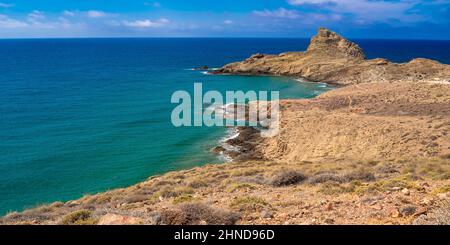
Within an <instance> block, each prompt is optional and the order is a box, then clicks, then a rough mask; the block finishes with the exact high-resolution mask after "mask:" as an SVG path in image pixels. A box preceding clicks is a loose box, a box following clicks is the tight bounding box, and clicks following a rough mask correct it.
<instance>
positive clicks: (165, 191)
mask: <svg viewBox="0 0 450 245" xmlns="http://www.w3.org/2000/svg"><path fill="white" fill-rule="evenodd" d="M192 193H194V191H193V189H192V188H191V187H186V186H181V187H176V188H173V187H168V186H167V187H164V188H162V189H161V190H160V191H158V192H156V193H155V194H154V197H163V198H171V197H177V196H181V195H184V194H192Z"/></svg>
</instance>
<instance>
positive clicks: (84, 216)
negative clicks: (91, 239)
mask: <svg viewBox="0 0 450 245" xmlns="http://www.w3.org/2000/svg"><path fill="white" fill-rule="evenodd" d="M96 223H97V220H96V219H93V218H92V212H91V211H88V210H78V211H75V212H73V213H70V214H68V215H66V216H64V218H63V219H62V221H61V223H60V224H61V225H94V224H96Z"/></svg>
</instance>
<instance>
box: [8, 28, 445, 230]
mask: <svg viewBox="0 0 450 245" xmlns="http://www.w3.org/2000/svg"><path fill="white" fill-rule="evenodd" d="M217 73H226V74H251V75H288V76H294V77H298V78H304V79H307V80H310V81H320V82H328V83H334V84H340V85H346V86H343V87H339V88H337V89H335V90H333V91H330V92H327V93H324V94H322V95H320V96H318V97H316V98H313V99H303V100H284V101H281V103H280V110H281V124H280V127H281V128H280V133H279V134H278V135H277V136H275V137H272V138H261V137H259V136H258V131H256V130H254V129H252V128H239V129H238V131H240V132H241V134H240V135H239V136H238V137H236V138H234V139H233V140H232V141H230V142H228V143H230V144H235V145H236V146H240V147H243V146H245V147H244V148H243V150H242V151H241V152H234V153H233V158H234V162H231V163H225V164H216V165H206V166H203V167H197V168H193V169H189V170H181V171H175V172H171V173H167V174H164V175H161V176H153V177H150V178H149V179H148V180H146V181H144V182H142V183H139V184H136V185H134V186H131V187H128V188H123V189H117V190H111V191H108V192H105V193H99V194H96V195H87V196H85V197H83V198H81V199H78V200H73V201H67V202H55V203H53V204H50V205H43V206H40V207H37V208H34V209H28V210H25V211H24V212H13V213H10V214H8V215H6V216H5V217H3V218H2V219H1V220H0V223H2V224H68V225H73V224H101V225H113V224H450V211H449V210H450V205H449V201H450V136H449V133H450V84H449V80H450V66H448V65H445V64H440V63H439V62H436V61H432V60H427V59H414V60H412V61H411V62H408V63H404V64H396V63H392V62H389V61H387V60H385V59H373V60H367V59H365V55H364V52H363V51H362V49H361V48H360V47H359V46H358V45H357V44H355V43H352V42H350V41H348V40H346V39H344V38H342V37H341V36H339V35H338V34H336V33H334V32H331V31H329V30H326V29H323V28H322V29H320V30H319V33H318V34H317V35H316V36H315V37H313V38H312V40H311V44H310V46H309V47H308V49H307V51H305V52H290V53H284V54H280V55H264V54H256V55H253V56H252V57H251V58H249V59H247V60H245V61H243V62H237V63H233V64H229V65H226V66H224V67H223V68H221V69H219V70H218V71H217Z"/></svg>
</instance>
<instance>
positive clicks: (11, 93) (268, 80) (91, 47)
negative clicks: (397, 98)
mask: <svg viewBox="0 0 450 245" xmlns="http://www.w3.org/2000/svg"><path fill="white" fill-rule="evenodd" d="M353 41H356V42H357V43H358V44H359V45H360V46H361V47H362V48H363V49H364V50H365V52H366V55H367V57H368V58H376V57H383V58H388V59H390V60H392V61H395V62H405V61H409V60H411V59H412V58H415V57H423V58H431V59H435V60H438V61H440V62H443V63H447V64H450V41H418V40H353ZM308 43H309V40H308V39H294V38H290V39H276V38H265V39H261V38H236V39H234V38H217V39H216V38H134V39H127V38H116V39H107V38H105V39H0V215H4V214H6V213H8V212H12V211H21V210H23V209H25V208H31V207H35V206H38V205H42V204H48V203H51V202H54V201H66V200H71V199H76V198H79V197H82V196H83V195H86V194H94V193H98V192H101V191H106V190H110V189H114V188H119V187H126V186H130V185H133V184H135V183H138V182H140V181H143V180H145V179H147V178H148V177H150V176H153V175H157V174H163V173H166V172H169V171H174V170H179V169H187V168H191V167H194V166H201V165H204V164H208V163H209V164H214V163H223V162H224V161H226V159H224V158H223V157H221V156H218V155H215V154H213V153H211V151H210V150H211V148H213V147H214V146H216V145H217V144H218V143H219V142H220V141H221V140H223V139H224V138H226V137H229V133H230V129H228V128H226V127H174V126H173V125H172V123H171V113H172V110H173V109H174V108H175V107H176V106H177V105H178V104H176V103H171V96H172V94H173V93H174V92H175V91H179V90H185V91H188V92H190V93H192V92H193V84H194V83H202V85H203V90H204V91H209V90H217V91H220V92H222V93H225V91H237V90H239V91H244V92H246V91H279V93H280V97H281V98H312V97H315V96H317V95H319V94H321V93H323V92H326V91H329V90H331V89H333V87H331V86H329V85H326V84H320V83H307V82H301V81H298V80H295V79H292V78H286V77H274V76H231V75H209V74H205V72H203V71H198V70H194V69H193V68H195V67H200V66H204V65H207V66H208V67H210V68H217V67H221V66H223V65H224V64H227V63H230V62H234V61H239V60H242V59H244V58H247V57H249V56H250V55H251V54H254V53H267V54H277V53H281V52H286V51H302V50H305V49H306V47H307V46H308Z"/></svg>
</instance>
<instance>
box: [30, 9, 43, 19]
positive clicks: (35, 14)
mask: <svg viewBox="0 0 450 245" xmlns="http://www.w3.org/2000/svg"><path fill="white" fill-rule="evenodd" d="M28 18H29V19H32V20H42V19H45V15H44V12H42V11H39V10H33V11H32V12H31V13H29V14H28Z"/></svg>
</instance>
